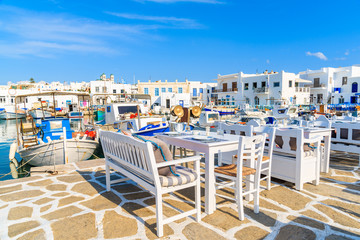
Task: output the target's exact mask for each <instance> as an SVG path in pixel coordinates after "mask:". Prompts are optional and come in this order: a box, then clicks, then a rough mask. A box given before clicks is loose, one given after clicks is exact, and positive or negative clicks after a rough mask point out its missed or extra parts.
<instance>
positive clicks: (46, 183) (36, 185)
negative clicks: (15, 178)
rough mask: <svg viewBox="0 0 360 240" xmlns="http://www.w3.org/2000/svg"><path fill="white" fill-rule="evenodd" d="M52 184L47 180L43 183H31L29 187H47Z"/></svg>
mask: <svg viewBox="0 0 360 240" xmlns="http://www.w3.org/2000/svg"><path fill="white" fill-rule="evenodd" d="M51 183H53V181H52V180H51V179H45V180H41V181H37V182H30V183H28V184H27V185H29V186H35V187H41V186H47V185H49V184H51Z"/></svg>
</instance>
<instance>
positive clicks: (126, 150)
mask: <svg viewBox="0 0 360 240" xmlns="http://www.w3.org/2000/svg"><path fill="white" fill-rule="evenodd" d="M100 141H101V145H102V148H103V152H104V155H105V158H107V159H109V160H110V159H111V160H110V161H114V162H116V163H117V164H119V165H121V166H122V167H123V168H125V169H126V170H127V171H129V172H131V173H133V174H134V175H136V176H138V177H140V178H143V179H144V180H146V181H148V182H151V183H153V184H155V183H157V182H158V181H159V180H158V179H159V174H158V171H157V167H156V160H155V156H154V150H153V147H152V145H151V143H150V142H144V141H141V140H139V139H136V138H133V137H132V136H126V135H123V134H121V133H116V132H109V131H101V130H100Z"/></svg>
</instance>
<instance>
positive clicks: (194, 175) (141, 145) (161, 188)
mask: <svg viewBox="0 0 360 240" xmlns="http://www.w3.org/2000/svg"><path fill="white" fill-rule="evenodd" d="M100 140H101V144H102V148H103V151H104V155H105V167H106V189H107V191H110V184H112V183H118V182H123V181H127V180H132V181H134V182H136V183H137V184H139V185H140V186H142V187H143V188H145V189H146V190H148V191H149V192H150V193H152V194H153V195H155V200H156V226H157V235H158V237H161V236H163V225H164V224H167V223H170V222H173V221H175V220H178V219H181V218H184V217H187V216H190V215H193V214H196V221H198V222H199V221H200V220H201V202H200V159H201V157H200V156H193V157H188V158H183V159H178V160H172V161H167V162H160V163H156V159H155V157H154V150H153V146H152V144H151V143H150V142H144V141H142V140H139V139H136V138H134V137H131V136H125V135H123V134H120V133H115V132H108V131H100ZM188 162H194V171H192V170H190V169H188V168H184V167H177V168H176V170H177V171H176V173H177V174H179V176H175V175H173V176H161V175H159V173H158V168H161V167H166V166H173V165H178V164H181V163H188ZM110 168H113V169H114V170H116V171H118V172H119V173H120V174H122V175H124V176H125V177H126V178H122V179H118V180H113V181H110ZM189 187H195V209H193V210H190V211H187V212H182V213H180V214H178V215H175V216H172V217H169V218H165V219H164V218H163V209H162V195H163V194H166V193H170V192H174V191H178V190H181V189H184V188H189Z"/></svg>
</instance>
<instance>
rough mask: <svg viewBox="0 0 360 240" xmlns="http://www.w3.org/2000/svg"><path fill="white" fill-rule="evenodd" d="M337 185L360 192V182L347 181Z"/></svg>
mask: <svg viewBox="0 0 360 240" xmlns="http://www.w3.org/2000/svg"><path fill="white" fill-rule="evenodd" d="M335 185H336V186H339V187H343V188H346V189H348V190H356V191H359V192H360V184H346V183H343V184H340V183H336V184H335ZM359 194H360V193H359Z"/></svg>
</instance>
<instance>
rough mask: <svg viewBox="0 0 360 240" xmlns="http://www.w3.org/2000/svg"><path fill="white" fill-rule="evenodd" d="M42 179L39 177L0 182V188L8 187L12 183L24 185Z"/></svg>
mask: <svg viewBox="0 0 360 240" xmlns="http://www.w3.org/2000/svg"><path fill="white" fill-rule="evenodd" d="M39 179H42V177H40V176H35V177H24V178H17V179H12V180H6V181H0V186H8V185H10V184H13V183H25V182H33V181H35V180H39Z"/></svg>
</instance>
